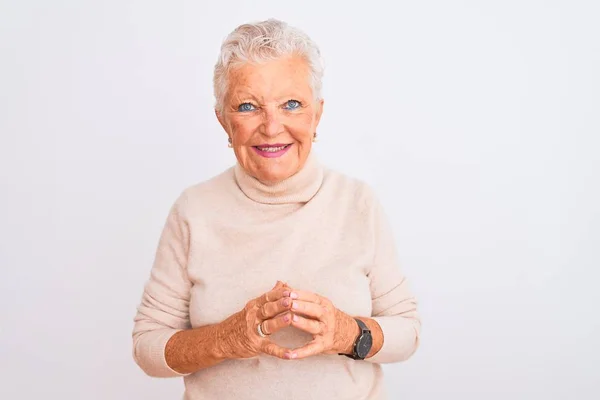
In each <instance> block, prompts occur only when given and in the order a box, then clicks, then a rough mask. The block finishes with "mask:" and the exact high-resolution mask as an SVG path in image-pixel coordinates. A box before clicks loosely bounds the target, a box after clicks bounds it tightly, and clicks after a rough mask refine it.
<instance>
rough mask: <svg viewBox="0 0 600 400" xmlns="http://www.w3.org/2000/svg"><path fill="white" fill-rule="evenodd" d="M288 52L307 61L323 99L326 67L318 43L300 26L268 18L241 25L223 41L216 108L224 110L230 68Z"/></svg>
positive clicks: (216, 73) (215, 80)
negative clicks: (298, 27) (322, 89)
mask: <svg viewBox="0 0 600 400" xmlns="http://www.w3.org/2000/svg"><path fill="white" fill-rule="evenodd" d="M287 55H298V56H300V57H303V58H304V59H305V60H306V62H307V64H308V67H309V69H310V82H309V83H310V85H311V88H312V92H313V96H314V98H315V100H320V99H321V98H322V97H321V87H322V83H321V81H322V78H323V70H324V66H323V59H322V58H321V52H320V51H319V48H318V47H317V45H316V43H315V42H313V41H312V40H311V38H310V37H308V35H307V34H306V33H304V32H303V31H301V30H300V29H297V28H294V27H292V26H289V25H288V24H287V23H285V22H283V21H279V20H276V19H268V20H265V21H260V22H255V23H249V24H243V25H240V26H238V27H237V28H236V29H235V30H234V31H233V32H231V33H230V34H229V36H227V38H226V39H225V40H224V41H223V44H222V45H221V53H220V55H219V59H218V60H217V63H216V64H215V71H214V76H213V88H214V94H215V100H216V104H215V108H216V109H217V111H220V112H222V111H223V103H224V101H225V96H226V93H227V90H228V86H227V85H228V74H229V71H230V70H231V69H233V68H235V67H236V66H239V65H241V64H244V63H248V62H250V63H260V62H265V61H268V60H274V59H277V58H280V57H284V56H287Z"/></svg>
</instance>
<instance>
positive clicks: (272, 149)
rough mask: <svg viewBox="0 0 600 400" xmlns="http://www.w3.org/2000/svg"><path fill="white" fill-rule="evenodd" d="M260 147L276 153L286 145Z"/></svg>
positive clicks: (262, 149)
mask: <svg viewBox="0 0 600 400" xmlns="http://www.w3.org/2000/svg"><path fill="white" fill-rule="evenodd" d="M259 149H260V150H261V151H266V152H267V153H275V152H278V151H281V150H283V149H285V146H279V147H259Z"/></svg>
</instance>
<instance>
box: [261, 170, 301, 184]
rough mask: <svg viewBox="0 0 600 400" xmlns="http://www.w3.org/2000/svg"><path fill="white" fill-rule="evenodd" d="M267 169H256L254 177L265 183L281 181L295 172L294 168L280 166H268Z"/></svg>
mask: <svg viewBox="0 0 600 400" xmlns="http://www.w3.org/2000/svg"><path fill="white" fill-rule="evenodd" d="M268 169H269V170H262V171H257V174H256V175H255V176H256V178H257V179H258V180H259V181H261V182H265V183H277V182H281V181H283V180H285V179H287V178H289V177H290V176H292V175H294V173H295V172H296V171H295V169H294V168H291V167H288V168H280V167H279V166H271V167H270V168H269V167H268Z"/></svg>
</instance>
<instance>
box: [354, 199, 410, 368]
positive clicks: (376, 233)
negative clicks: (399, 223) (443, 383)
mask: <svg viewBox="0 0 600 400" xmlns="http://www.w3.org/2000/svg"><path fill="white" fill-rule="evenodd" d="M371 200H372V202H371V211H372V214H371V215H372V221H373V222H372V224H373V225H372V228H373V231H372V232H373V239H374V257H373V263H372V267H371V270H370V271H369V274H368V277H369V279H370V289H371V299H372V314H371V318H373V319H374V320H375V321H377V323H378V324H379V326H380V327H381V329H382V331H383V337H384V339H383V347H382V348H381V349H380V350H379V352H377V353H376V354H375V355H374V356H373V357H370V358H367V359H365V361H369V362H373V363H393V362H398V361H404V360H407V359H408V358H409V357H410V356H412V355H413V354H414V353H415V351H416V350H417V347H418V345H419V332H420V329H421V320H420V318H419V315H418V313H417V300H416V299H415V297H414V296H413V294H412V293H411V290H410V288H409V285H408V282H407V280H406V278H405V277H404V275H403V273H402V271H401V268H400V263H399V260H398V254H397V251H396V245H395V242H394V237H393V233H392V229H391V226H390V225H389V223H388V221H387V217H386V215H385V212H384V210H383V207H382V205H381V203H380V202H379V201H378V199H377V198H376V196H375V195H372V196H371Z"/></svg>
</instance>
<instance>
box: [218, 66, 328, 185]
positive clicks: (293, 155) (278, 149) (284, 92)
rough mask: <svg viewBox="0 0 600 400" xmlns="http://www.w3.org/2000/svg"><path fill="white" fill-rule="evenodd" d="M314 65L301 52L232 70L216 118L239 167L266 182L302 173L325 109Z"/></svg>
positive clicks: (274, 181) (277, 180)
mask: <svg viewBox="0 0 600 400" xmlns="http://www.w3.org/2000/svg"><path fill="white" fill-rule="evenodd" d="M309 74H310V70H309V67H308V65H307V63H306V61H304V59H302V58H300V57H296V56H290V57H284V58H279V59H276V60H273V61H268V62H266V63H261V64H250V63H248V64H244V65H242V66H240V67H238V68H236V69H234V70H232V71H231V72H230V73H229V77H228V78H229V81H228V85H229V88H228V92H227V95H226V96H225V102H224V104H223V107H222V109H223V111H222V112H221V113H219V112H217V118H218V119H219V122H220V123H221V125H222V126H223V129H225V131H226V132H227V134H228V135H229V137H230V138H231V139H232V142H233V150H234V152H235V156H236V158H237V160H238V162H239V163H240V165H241V166H242V167H243V168H244V170H246V172H248V173H249V174H250V175H252V176H254V177H255V178H257V179H258V180H260V181H261V182H264V183H276V182H279V181H282V180H284V179H286V178H289V177H290V176H292V175H294V174H295V173H296V172H298V171H299V170H300V169H301V168H302V167H303V166H304V163H305V161H306V158H307V157H308V154H309V153H310V149H311V145H312V139H313V135H314V133H315V132H316V129H317V125H318V124H319V120H320V118H321V113H322V111H323V101H322V100H321V101H318V102H316V101H315V100H314V96H313V92H312V89H311V86H310V81H309V76H310V75H309Z"/></svg>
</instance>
